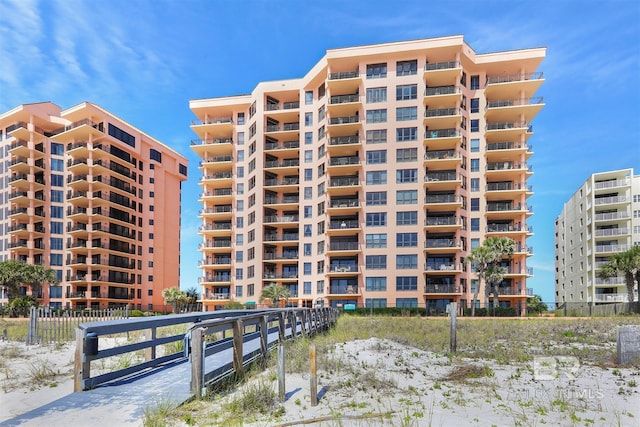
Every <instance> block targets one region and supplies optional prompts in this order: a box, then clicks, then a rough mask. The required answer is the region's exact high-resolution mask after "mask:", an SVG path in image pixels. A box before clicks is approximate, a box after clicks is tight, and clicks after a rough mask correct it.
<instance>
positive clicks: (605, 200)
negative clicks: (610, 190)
mask: <svg viewBox="0 0 640 427" xmlns="http://www.w3.org/2000/svg"><path fill="white" fill-rule="evenodd" d="M629 200H630V199H629V198H628V197H627V196H611V197H596V198H595V200H594V204H595V205H596V206H603V205H616V204H626V203H628V202H629Z"/></svg>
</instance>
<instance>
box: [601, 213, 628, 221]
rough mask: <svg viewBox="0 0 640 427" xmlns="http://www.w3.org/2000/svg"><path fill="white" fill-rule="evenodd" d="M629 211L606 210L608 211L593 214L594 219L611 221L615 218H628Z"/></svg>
mask: <svg viewBox="0 0 640 427" xmlns="http://www.w3.org/2000/svg"><path fill="white" fill-rule="evenodd" d="M629 217H630V215H629V212H608V213H599V214H596V215H595V220H596V221H611V220H617V219H627V218H629Z"/></svg>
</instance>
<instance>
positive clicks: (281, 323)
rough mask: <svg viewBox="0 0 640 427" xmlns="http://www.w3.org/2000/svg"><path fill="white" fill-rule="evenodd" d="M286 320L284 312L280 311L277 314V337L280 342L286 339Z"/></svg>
mask: <svg viewBox="0 0 640 427" xmlns="http://www.w3.org/2000/svg"><path fill="white" fill-rule="evenodd" d="M286 320H287V319H286V318H285V313H284V312H282V311H281V312H280V313H278V336H279V339H280V342H283V341H284V340H285V339H286V327H287V324H286Z"/></svg>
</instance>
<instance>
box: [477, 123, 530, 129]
mask: <svg viewBox="0 0 640 427" xmlns="http://www.w3.org/2000/svg"><path fill="white" fill-rule="evenodd" d="M529 127H530V125H529V124H528V123H527V122H525V121H516V122H498V123H487V130H506V129H520V128H529Z"/></svg>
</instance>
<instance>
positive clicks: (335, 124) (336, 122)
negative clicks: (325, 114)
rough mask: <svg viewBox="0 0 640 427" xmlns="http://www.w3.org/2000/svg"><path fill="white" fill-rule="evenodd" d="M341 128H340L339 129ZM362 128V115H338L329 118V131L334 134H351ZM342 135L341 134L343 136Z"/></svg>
mask: <svg viewBox="0 0 640 427" xmlns="http://www.w3.org/2000/svg"><path fill="white" fill-rule="evenodd" d="M338 128H339V129H338ZM359 129H360V116H358V115H351V116H338V117H330V118H329V131H330V132H331V133H333V134H335V133H338V132H340V133H342V134H343V135H349V134H353V133H355V132H357V131H358V130H359ZM343 135H340V136H343Z"/></svg>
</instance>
